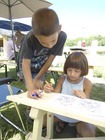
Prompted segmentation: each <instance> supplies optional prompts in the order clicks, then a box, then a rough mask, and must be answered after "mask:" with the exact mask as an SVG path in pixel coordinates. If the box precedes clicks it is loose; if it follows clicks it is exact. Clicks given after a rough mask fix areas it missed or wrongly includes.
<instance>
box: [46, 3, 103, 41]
mask: <svg viewBox="0 0 105 140" xmlns="http://www.w3.org/2000/svg"><path fill="white" fill-rule="evenodd" d="M49 1H50V2H52V3H53V5H52V6H51V7H50V8H52V9H54V10H55V11H56V12H57V14H58V16H59V18H60V22H61V24H62V30H64V31H66V32H67V34H68V37H69V38H75V37H77V36H82V37H87V36H90V35H94V34H102V35H105V0H49Z"/></svg>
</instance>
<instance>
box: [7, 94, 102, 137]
mask: <svg viewBox="0 0 105 140" xmlns="http://www.w3.org/2000/svg"><path fill="white" fill-rule="evenodd" d="M7 99H8V100H10V101H13V102H17V103H20V104H23V105H26V106H31V107H32V108H31V112H30V116H31V117H32V118H33V119H34V123H33V132H32V133H31V134H28V136H29V138H27V139H28V140H49V139H51V138H52V135H53V125H52V123H53V121H52V119H53V117H51V115H50V114H53V113H56V114H59V115H63V116H67V117H71V118H74V119H78V120H81V121H85V122H88V123H91V124H94V125H96V126H98V127H99V128H100V129H101V130H102V131H103V132H105V103H104V102H100V101H94V100H90V99H80V98H78V97H73V96H69V95H61V94H58V93H44V94H43V96H42V98H39V99H38V100H36V99H31V98H28V97H27V92H25V93H22V94H19V95H10V96H7ZM83 105H84V107H85V108H84V107H83ZM46 113H47V116H48V118H47V122H48V125H47V136H46V138H44V137H42V136H41V134H42V124H43V117H44V115H45V114H46ZM28 136H27V137H28ZM70 139H73V138H70ZM85 139H86V138H84V140H85ZM87 139H88V138H87ZM87 139H86V140H87ZM94 139H97V138H92V140H94ZM98 139H99V138H98ZM101 139H102V140H104V139H105V137H104V138H100V140H101ZM65 140H66V139H65Z"/></svg>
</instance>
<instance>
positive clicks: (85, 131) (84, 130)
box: [76, 122, 95, 137]
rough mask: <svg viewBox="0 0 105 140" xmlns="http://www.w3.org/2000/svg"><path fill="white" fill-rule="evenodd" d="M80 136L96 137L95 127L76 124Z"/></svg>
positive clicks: (82, 123)
mask: <svg viewBox="0 0 105 140" xmlns="http://www.w3.org/2000/svg"><path fill="white" fill-rule="evenodd" d="M76 129H77V133H78V136H80V137H95V126H94V125H92V124H89V123H85V122H79V123H77V124H76Z"/></svg>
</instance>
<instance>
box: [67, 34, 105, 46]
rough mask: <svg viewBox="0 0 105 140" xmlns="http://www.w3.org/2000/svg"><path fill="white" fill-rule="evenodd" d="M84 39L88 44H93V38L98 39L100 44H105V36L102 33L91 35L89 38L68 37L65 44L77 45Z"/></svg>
mask: <svg viewBox="0 0 105 140" xmlns="http://www.w3.org/2000/svg"><path fill="white" fill-rule="evenodd" d="M83 40H85V42H86V46H91V43H92V41H93V40H97V41H98V46H105V36H101V35H98V36H96V35H94V36H90V37H88V38H82V37H81V38H80V37H78V38H76V39H73V40H71V39H67V40H66V43H65V46H77V45H78V42H82V41H83Z"/></svg>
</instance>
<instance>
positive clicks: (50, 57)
mask: <svg viewBox="0 0 105 140" xmlns="http://www.w3.org/2000/svg"><path fill="white" fill-rule="evenodd" d="M54 58H55V55H50V56H49V58H48V59H47V61H46V62H45V64H44V65H43V67H42V68H41V70H40V71H39V73H38V74H37V76H36V77H35V79H34V85H36V81H37V80H38V81H39V80H40V78H41V77H42V76H43V74H45V72H46V71H47V70H48V69H49V67H50V66H51V64H52V62H53V60H54Z"/></svg>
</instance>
